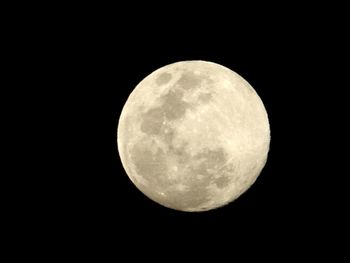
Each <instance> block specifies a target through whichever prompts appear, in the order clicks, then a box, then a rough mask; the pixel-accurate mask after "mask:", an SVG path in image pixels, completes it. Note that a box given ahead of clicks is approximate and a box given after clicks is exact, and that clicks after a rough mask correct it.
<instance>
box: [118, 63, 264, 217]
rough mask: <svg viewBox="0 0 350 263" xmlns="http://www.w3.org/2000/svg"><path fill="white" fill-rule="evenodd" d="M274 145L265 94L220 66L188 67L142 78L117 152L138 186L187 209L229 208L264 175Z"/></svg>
mask: <svg viewBox="0 0 350 263" xmlns="http://www.w3.org/2000/svg"><path fill="white" fill-rule="evenodd" d="M269 143H270V129H269V123H268V117H267V114H266V111H265V108H264V105H263V103H262V102H261V100H260V98H259V96H258V95H257V94H256V92H255V91H254V89H253V88H252V87H251V86H250V85H249V83H248V82H246V81H245V80H244V79H243V78H242V77H240V76H239V75H238V74H236V73H234V72H233V71H231V70H230V69H228V68H226V67H223V66H221V65H218V64H215V63H211V62H204V61H184V62H178V63H174V64H170V65H167V66H165V67H162V68H160V69H158V70H156V71H154V72H153V73H151V74H150V75H149V76H147V77H146V78H145V79H144V80H142V81H141V82H140V83H139V84H138V85H137V87H136V88H135V89H134V91H133V92H132V93H131V94H130V96H129V98H128V100H127V102H126V103H125V105H124V108H123V111H122V113H121V116H120V119H119V125H118V149H119V154H120V158H121V160H122V163H123V166H124V168H125V170H126V172H127V174H128V176H129V178H130V179H131V181H132V182H133V183H134V184H135V185H136V187H137V188H138V189H139V190H141V191H142V192H143V193H144V194H145V195H146V196H148V197H149V198H150V199H152V200H154V201H155V202H157V203H159V204H161V205H163V206H166V207H169V208H173V209H177V210H182V211H205V210H210V209H213V208H217V207H219V206H223V205H225V204H227V203H229V202H231V201H233V200H234V199H236V198H237V197H239V196H240V195H241V194H242V193H243V192H245V191H246V190H247V189H248V188H249V187H250V186H251V185H252V184H253V183H254V182H255V180H256V178H257V177H258V175H259V174H260V172H261V170H262V169H263V167H264V165H265V163H266V159H267V154H268V150H269Z"/></svg>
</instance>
